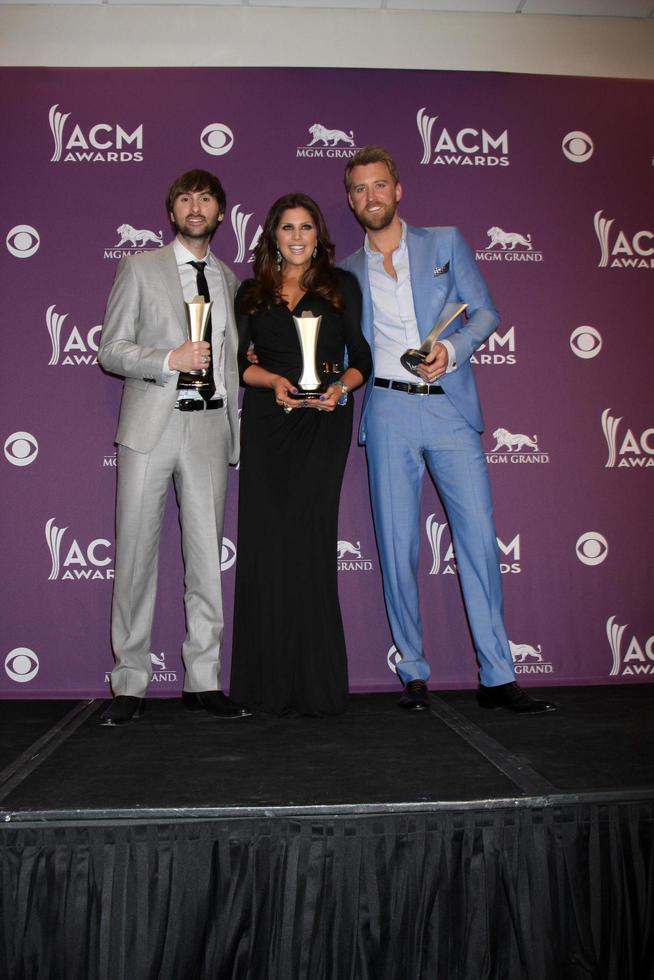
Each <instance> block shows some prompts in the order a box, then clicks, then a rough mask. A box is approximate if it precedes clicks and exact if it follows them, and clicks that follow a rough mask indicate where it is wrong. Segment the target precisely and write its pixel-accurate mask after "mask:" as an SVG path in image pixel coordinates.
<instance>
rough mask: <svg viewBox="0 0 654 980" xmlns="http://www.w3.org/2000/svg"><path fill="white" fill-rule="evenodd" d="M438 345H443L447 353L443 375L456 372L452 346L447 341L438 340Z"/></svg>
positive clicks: (454, 352) (454, 354)
mask: <svg viewBox="0 0 654 980" xmlns="http://www.w3.org/2000/svg"><path fill="white" fill-rule="evenodd" d="M439 343H440V344H442V345H443V347H444V348H445V350H446V351H447V367H446V368H445V374H451V373H452V371H456V367H457V364H456V351H455V350H454V346H453V344H451V343H450V341H449V340H440V341H439Z"/></svg>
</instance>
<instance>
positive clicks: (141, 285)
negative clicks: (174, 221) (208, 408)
mask: <svg viewBox="0 0 654 980" xmlns="http://www.w3.org/2000/svg"><path fill="white" fill-rule="evenodd" d="M218 264H219V266H220V271H221V273H222V278H223V285H224V289H225V304H226V307H227V323H226V325H225V349H224V370H225V387H226V389H227V418H228V421H229V428H230V434H231V440H230V456H229V461H230V463H236V462H237V461H238V452H239V438H238V371H237V367H236V351H237V348H238V338H237V334H236V324H235V322H234V294H235V292H236V289H237V287H238V279H237V278H236V276H235V275H234V273H233V272H232V271H231V270H230V269H228V268H227V266H226V265H224V264H223V263H222V262H219V263H218ZM187 339H188V328H187V317H186V307H185V306H184V296H183V293H182V286H181V283H180V280H179V273H178V271H177V262H176V261H175V252H174V248H173V245H172V244H170V245H166V246H165V247H164V248H162V249H160V250H157V251H156V252H155V251H152V252H143V253H141V254H140V255H132V256H126V257H125V258H123V259H121V261H120V263H119V265H118V270H117V272H116V278H115V280H114V284H113V287H112V290H111V293H110V294H109V299H108V300H107V310H106V314H105V319H104V325H103V327H102V337H101V341H100V350H99V351H98V361H99V362H100V364H101V365H102V367H103V368H105V370H107V371H111V372H112V373H113V374H118V375H121V376H122V377H123V378H124V379H125V382H124V388H123V399H122V404H121V407H120V417H119V419H118V431H117V433H116V442H117V443H119V444H120V445H123V446H128V447H129V448H130V449H134V450H136V452H140V453H147V452H150V450H151V449H153V447H154V446H155V445H156V444H157V442H158V441H159V439H160V438H161V435H162V433H163V430H164V428H165V426H166V422H167V421H168V419H169V417H170V413H171V412H172V411H173V406H174V404H175V402H176V400H177V375H175V376H174V377H172V378H164V376H163V368H164V362H165V359H166V355H167V354H168V352H169V351H170V350H174V349H175V348H176V347H179V346H180V344H183V343H184V341H185V340H187Z"/></svg>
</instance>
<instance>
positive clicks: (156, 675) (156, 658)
mask: <svg viewBox="0 0 654 980" xmlns="http://www.w3.org/2000/svg"><path fill="white" fill-rule="evenodd" d="M150 663H151V664H152V683H153V684H174V683H175V682H176V681H177V671H176V670H171V669H170V668H169V667H167V666H166V654H165V653H164V651H163V650H161V651H160V653H152V651H150ZM104 682H105V684H110V683H111V673H110V671H105V675H104Z"/></svg>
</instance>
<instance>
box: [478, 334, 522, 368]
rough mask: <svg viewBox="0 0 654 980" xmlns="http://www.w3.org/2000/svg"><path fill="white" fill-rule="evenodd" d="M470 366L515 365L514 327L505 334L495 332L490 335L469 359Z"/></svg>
mask: <svg viewBox="0 0 654 980" xmlns="http://www.w3.org/2000/svg"><path fill="white" fill-rule="evenodd" d="M470 363H471V364H480V365H488V364H493V365H499V364H504V365H508V364H515V363H516V348H515V327H510V328H509V329H508V330H507V332H506V333H505V334H500V333H498V332H497V331H495V332H494V333H492V334H491V335H490V337H489V338H488V340H487V341H486V343H484V344H481V345H480V346H479V347H478V348H477V350H476V351H475V353H474V354H472V355H471V357H470Z"/></svg>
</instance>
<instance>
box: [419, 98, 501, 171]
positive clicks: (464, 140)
mask: <svg viewBox="0 0 654 980" xmlns="http://www.w3.org/2000/svg"><path fill="white" fill-rule="evenodd" d="M437 119H438V116H429V115H427V111H426V106H423V108H422V109H419V110H418V112H417V114H416V125H417V127H418V133H419V134H420V139H421V140H422V159H421V160H420V163H421V164H428V163H429V162H430V161H431V162H432V164H437V165H440V166H446V167H508V166H509V135H508V130H506V129H505V130H504V131H503V132H501V133H500V134H499V135H496V136H494V135H492V134H491V133H489V132H488V131H487V130H485V129H476V128H474V127H471V126H465V127H463V128H462V129H459V130H457V131H456V132H454V131H452V133H450V131H449V130H448V129H446V128H445V127H443V128H442V129H441V130H440V132H437V133H436V134H435V135H434V123H435V122H436V120H437Z"/></svg>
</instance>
